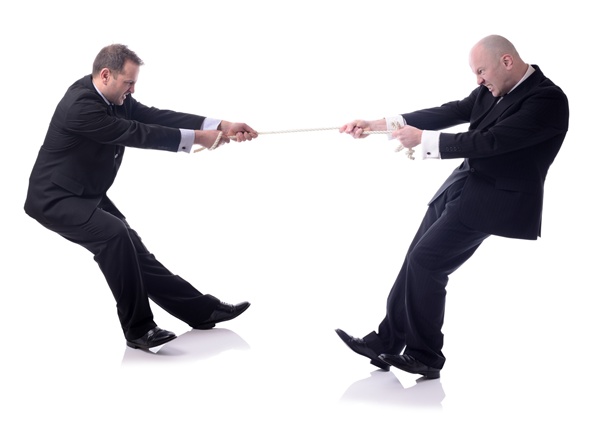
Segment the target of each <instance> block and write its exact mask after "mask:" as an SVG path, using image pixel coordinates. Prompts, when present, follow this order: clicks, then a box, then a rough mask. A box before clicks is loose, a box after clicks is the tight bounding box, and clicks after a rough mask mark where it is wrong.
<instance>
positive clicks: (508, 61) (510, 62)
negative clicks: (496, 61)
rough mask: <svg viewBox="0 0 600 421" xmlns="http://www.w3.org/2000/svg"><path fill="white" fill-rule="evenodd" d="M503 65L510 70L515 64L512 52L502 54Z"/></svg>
mask: <svg viewBox="0 0 600 421" xmlns="http://www.w3.org/2000/svg"><path fill="white" fill-rule="evenodd" d="M501 61H502V65H503V66H504V68H505V69H507V70H509V69H510V68H511V67H512V65H513V58H512V56H511V55H510V54H504V55H503V56H502V59H501Z"/></svg>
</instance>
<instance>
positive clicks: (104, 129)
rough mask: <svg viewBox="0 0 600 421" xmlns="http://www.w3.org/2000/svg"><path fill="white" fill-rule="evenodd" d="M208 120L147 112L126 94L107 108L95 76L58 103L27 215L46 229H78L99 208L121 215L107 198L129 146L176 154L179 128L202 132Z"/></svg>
mask: <svg viewBox="0 0 600 421" xmlns="http://www.w3.org/2000/svg"><path fill="white" fill-rule="evenodd" d="M203 121H204V117H202V116H198V115H193V114H186V113H179V112H175V111H170V110H159V109H157V108H154V107H147V106H145V105H143V104H141V103H139V102H138V101H136V100H135V99H134V98H133V97H132V96H131V95H128V96H127V98H126V99H125V101H124V103H123V105H122V106H118V107H114V106H113V107H111V106H109V105H108V104H107V103H106V102H105V101H104V99H103V98H102V97H101V96H100V94H99V93H98V92H97V91H96V89H95V88H94V86H93V84H92V77H91V75H88V76H85V77H83V78H82V79H80V80H78V81H77V82H75V83H74V84H73V85H71V86H70V87H69V89H68V90H67V92H66V93H65V95H64V97H63V98H62V100H61V101H60V102H59V104H58V106H57V107H56V110H55V112H54V115H53V117H52V120H51V122H50V126H49V128H48V131H47V134H46V138H45V139H44V142H43V144H42V147H41V148H40V151H39V153H38V157H37V159H36V161H35V164H34V166H33V170H32V172H31V176H30V178H29V188H28V191H27V197H26V200H25V212H27V214H28V215H30V216H31V217H32V218H34V219H36V220H38V221H40V222H41V223H43V224H45V225H59V226H60V225H77V224H81V223H83V222H85V221H87V220H88V218H89V217H90V216H91V214H92V212H94V210H95V209H96V208H97V207H101V208H104V209H106V210H109V211H111V212H112V213H114V214H116V215H118V216H121V217H122V214H121V213H120V212H119V211H118V210H117V208H116V207H115V206H114V205H113V204H112V202H111V201H110V200H109V198H108V197H107V194H106V193H107V191H108V189H109V188H110V186H111V185H112V184H113V182H114V180H115V177H116V175H117V172H118V170H119V166H120V165H121V161H122V159H123V154H124V152H125V147H127V146H129V147H134V148H145V149H160V150H165V151H173V152H176V151H177V150H178V147H179V143H180V140H181V132H180V130H179V128H184V129H200V128H201V126H202V122H203Z"/></svg>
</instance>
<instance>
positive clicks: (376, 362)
mask: <svg viewBox="0 0 600 421" xmlns="http://www.w3.org/2000/svg"><path fill="white" fill-rule="evenodd" d="M371 364H373V365H374V366H375V367H379V368H380V369H382V370H383V371H390V365H389V364H388V363H386V362H383V361H381V360H371Z"/></svg>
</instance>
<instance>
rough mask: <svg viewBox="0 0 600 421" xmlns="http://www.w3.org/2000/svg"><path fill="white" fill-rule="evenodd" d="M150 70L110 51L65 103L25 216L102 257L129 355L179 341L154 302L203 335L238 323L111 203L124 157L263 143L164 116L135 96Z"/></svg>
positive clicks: (223, 126)
mask: <svg viewBox="0 0 600 421" xmlns="http://www.w3.org/2000/svg"><path fill="white" fill-rule="evenodd" d="M141 65H143V62H142V60H141V59H140V58H139V57H138V56H137V55H136V54H135V53H134V52H133V51H131V50H130V49H129V48H127V47H126V46H125V45H121V44H114V45H109V46H107V47H104V48H103V49H102V50H101V51H100V52H99V53H98V55H97V57H96V59H95V60H94V63H93V70H92V74H91V75H87V76H84V77H83V78H81V79H80V80H78V81H76V82H75V83H74V84H73V85H71V87H69V88H68V89H67V92H66V93H65V95H64V97H63V98H62V100H61V101H60V102H59V104H58V106H57V107H56V110H55V112H54V115H53V116H52V120H51V122H50V126H49V128H48V131H47V134H46V137H45V139H44V142H43V144H42V146H41V149H40V151H39V154H38V157H37V160H36V161H35V164H34V166H33V170H32V172H31V176H30V179H29V188H28V191H27V198H26V201H25V211H26V213H27V214H28V215H29V216H31V217H32V218H34V219H36V220H37V221H38V222H39V223H40V224H42V225H43V226H44V227H45V228H48V229H49V230H52V231H54V232H56V233H57V234H59V235H61V236H62V237H64V238H66V239H67V240H69V241H72V242H74V243H76V244H79V245H81V246H83V247H85V248H86V249H87V250H89V251H90V252H91V253H92V254H93V255H94V260H95V261H96V262H97V263H98V265H99V267H100V270H101V271H102V273H103V274H104V277H105V278H106V281H107V282H108V285H109V287H110V289H111V291H112V293H113V296H114V298H115V300H116V306H117V313H118V317H119V320H120V323H121V327H122V329H123V333H124V335H125V339H126V343H127V345H128V346H130V347H133V348H140V349H146V350H147V349H150V348H153V347H156V346H159V345H162V344H165V343H167V342H168V341H171V340H173V339H175V338H176V335H175V334H174V333H172V332H170V331H167V330H164V329H161V328H159V327H158V326H157V325H156V323H155V322H154V318H153V314H152V311H151V309H150V303H149V299H151V300H152V301H154V302H155V303H156V304H157V305H159V306H160V307H161V308H163V309H164V310H166V311H167V312H169V313H170V314H172V315H173V316H175V317H177V318H178V319H180V320H182V321H184V322H186V323H187V324H189V325H190V326H191V327H193V328H196V329H210V328H212V327H214V326H215V324H216V323H220V322H224V321H226V320H231V319H233V318H235V317H237V316H239V315H240V314H241V313H242V312H244V311H245V310H246V309H247V308H248V307H249V305H250V304H249V303H248V302H245V301H244V302H241V303H239V304H236V305H232V304H227V303H225V302H222V301H220V300H219V299H217V298H216V297H214V296H212V295H209V294H203V293H201V292H200V291H198V290H197V289H196V288H195V287H194V286H192V285H191V284H190V283H189V282H187V281H185V280H184V279H182V278H181V277H179V276H177V275H174V274H173V273H171V272H170V271H169V270H168V269H167V268H165V267H164V266H163V265H162V264H161V263H160V262H159V261H158V260H157V259H156V258H155V257H154V255H153V254H152V253H150V252H149V251H148V249H147V248H146V247H145V246H144V244H143V243H142V241H141V239H140V237H139V235H138V234H137V233H136V232H135V231H134V230H133V229H132V228H131V227H130V225H129V223H128V222H127V220H126V219H125V216H124V215H123V214H122V213H121V212H120V211H119V210H118V209H117V207H116V206H115V205H114V204H113V202H111V200H110V199H109V198H108V196H107V191H108V189H109V188H110V187H111V185H112V184H113V182H114V180H115V177H116V175H117V172H118V170H119V167H120V165H121V162H122V160H123V154H124V152H125V149H126V147H133V148H142V149H158V150H164V151H171V152H179V151H181V152H188V153H189V152H191V150H192V147H193V145H200V146H201V147H204V148H209V149H210V148H214V147H216V146H218V145H219V144H220V143H223V142H228V141H229V139H230V138H235V140H236V141H240V142H241V141H246V140H251V139H253V138H256V137H257V136H258V133H257V132H256V131H255V130H254V129H252V128H251V127H250V126H248V125H247V124H245V123H232V122H229V121H225V120H216V119H212V118H208V117H203V116H200V115H194V114H187V113H182V112H175V111H170V110H160V109H157V108H154V107H148V106H145V105H143V104H141V103H140V102H138V101H136V100H135V99H134V98H133V97H132V94H133V93H134V90H135V85H136V82H137V79H138V74H139V69H140V66H141Z"/></svg>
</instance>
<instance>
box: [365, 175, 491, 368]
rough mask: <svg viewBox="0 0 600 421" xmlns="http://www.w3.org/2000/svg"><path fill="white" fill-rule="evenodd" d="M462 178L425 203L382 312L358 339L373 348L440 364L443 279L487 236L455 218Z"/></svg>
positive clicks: (444, 283)
mask: <svg viewBox="0 0 600 421" xmlns="http://www.w3.org/2000/svg"><path fill="white" fill-rule="evenodd" d="M464 182H465V179H462V180H459V181H457V182H455V183H454V184H452V185H451V186H450V187H449V188H448V189H446V190H445V191H444V192H443V193H442V194H441V195H439V196H438V197H437V198H436V199H435V200H434V201H432V202H431V203H430V204H429V208H428V210H427V212H426V214H425V217H424V218H423V221H422V222H421V225H420V227H419V229H418V231H417V233H416V235H415V237H414V239H413V241H412V243H411V244H410V246H409V248H408V251H407V254H406V257H405V260H404V263H403V265H402V268H401V269H400V273H399V274H398V277H397V278H396V281H395V282H394V285H393V286H392V289H391V291H390V293H389V296H388V300H387V311H386V316H385V317H384V319H383V320H382V322H381V323H380V325H379V328H378V331H377V332H372V333H370V334H369V335H367V336H365V337H364V339H365V341H366V342H367V343H368V344H369V345H370V346H371V347H372V348H373V349H374V350H375V351H376V352H378V353H388V354H399V353H401V352H402V350H404V354H407V355H411V356H413V357H414V358H416V359H417V360H419V361H421V362H422V363H424V364H427V365H429V366H431V367H435V368H440V369H441V368H442V367H443V365H444V363H445V361H446V359H445V357H444V354H443V353H442V347H443V343H444V335H443V333H442V325H443V323H444V310H445V304H446V285H447V284H448V277H449V275H450V274H451V273H452V272H454V271H455V270H456V269H458V268H459V267H460V266H461V265H462V264H463V263H465V262H466V261H467V260H468V259H469V258H470V257H471V256H472V255H473V253H474V252H475V250H477V248H478V247H479V246H480V245H481V243H482V242H483V241H484V240H485V239H486V238H488V237H489V234H487V233H483V232H479V231H475V230H472V229H470V228H468V227H466V226H465V225H464V224H463V223H461V222H460V219H459V217H458V209H459V206H460V193H461V191H462V187H463V185H464Z"/></svg>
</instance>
